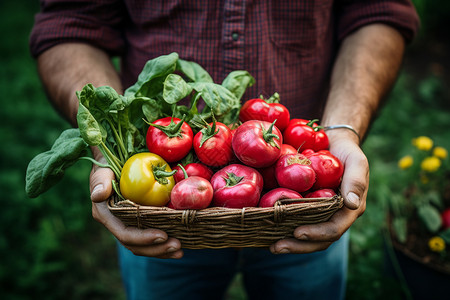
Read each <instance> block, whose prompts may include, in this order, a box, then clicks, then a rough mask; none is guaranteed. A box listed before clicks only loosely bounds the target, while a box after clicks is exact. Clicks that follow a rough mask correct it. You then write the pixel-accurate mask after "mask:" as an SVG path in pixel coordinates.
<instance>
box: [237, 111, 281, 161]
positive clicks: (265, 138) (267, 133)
mask: <svg viewBox="0 0 450 300" xmlns="http://www.w3.org/2000/svg"><path fill="white" fill-rule="evenodd" d="M281 144H283V136H282V134H281V132H280V130H279V129H278V128H277V127H276V126H273V123H269V122H266V121H256V120H252V121H247V122H245V123H244V124H242V125H241V126H239V127H238V129H237V130H236V132H235V134H234V136H233V139H232V147H233V150H234V154H235V155H236V157H237V158H238V159H239V160H240V161H241V162H242V163H244V164H246V165H248V166H250V167H255V168H263V167H268V166H270V165H272V164H273V163H275V162H276V161H277V159H278V158H279V157H280V154H281Z"/></svg>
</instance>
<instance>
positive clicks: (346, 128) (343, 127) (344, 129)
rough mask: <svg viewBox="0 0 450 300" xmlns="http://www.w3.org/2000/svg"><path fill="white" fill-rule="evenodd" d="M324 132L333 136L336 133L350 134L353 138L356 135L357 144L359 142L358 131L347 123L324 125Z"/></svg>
mask: <svg viewBox="0 0 450 300" xmlns="http://www.w3.org/2000/svg"><path fill="white" fill-rule="evenodd" d="M324 130H325V132H326V133H327V135H328V136H330V135H331V136H334V135H336V134H341V135H342V134H345V135H348V134H350V135H351V136H352V137H353V139H354V138H355V137H356V139H357V143H358V145H360V144H361V136H360V135H359V133H358V131H357V130H356V129H355V128H353V127H352V126H351V125H348V124H336V125H328V126H325V127H324ZM333 131H336V132H338V131H339V132H338V133H333Z"/></svg>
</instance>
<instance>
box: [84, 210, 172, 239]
mask: <svg viewBox="0 0 450 300" xmlns="http://www.w3.org/2000/svg"><path fill="white" fill-rule="evenodd" d="M92 215H93V217H94V219H95V220H96V221H98V222H100V223H102V224H103V225H104V226H105V227H106V228H107V229H108V230H109V231H110V232H111V233H112V234H113V235H114V236H115V237H116V238H117V239H118V240H119V242H121V243H122V244H124V245H129V246H145V245H150V244H154V243H156V244H158V243H163V242H165V241H167V239H168V237H167V234H166V233H165V232H164V231H162V230H158V229H153V228H149V229H139V228H137V227H132V226H125V225H124V224H123V223H122V221H120V220H119V219H118V218H116V217H115V216H114V215H113V214H112V213H111V212H110V211H109V209H108V207H107V204H106V202H101V203H93V205H92Z"/></svg>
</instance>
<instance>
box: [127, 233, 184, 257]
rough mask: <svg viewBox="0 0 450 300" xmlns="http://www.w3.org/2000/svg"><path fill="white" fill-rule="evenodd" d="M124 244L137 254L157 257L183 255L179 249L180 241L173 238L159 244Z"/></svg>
mask: <svg viewBox="0 0 450 300" xmlns="http://www.w3.org/2000/svg"><path fill="white" fill-rule="evenodd" d="M124 246H125V247H126V248H128V250H130V251H131V252H132V253H133V254H134V255H137V256H151V257H157V258H181V257H182V256H183V250H181V247H180V242H179V241H178V240H177V239H174V238H169V239H168V240H167V241H166V242H164V243H161V244H153V245H146V246H129V245H124Z"/></svg>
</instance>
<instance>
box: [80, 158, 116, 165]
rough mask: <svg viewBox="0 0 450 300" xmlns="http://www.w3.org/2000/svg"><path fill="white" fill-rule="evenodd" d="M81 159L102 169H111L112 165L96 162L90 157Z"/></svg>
mask: <svg viewBox="0 0 450 300" xmlns="http://www.w3.org/2000/svg"><path fill="white" fill-rule="evenodd" d="M80 159H84V160H88V161H90V162H91V163H93V164H96V165H97V166H99V167H101V168H111V165H109V164H102V163H101V162H98V161H96V160H95V159H93V158H92V157H89V156H83V157H80Z"/></svg>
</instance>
